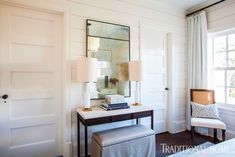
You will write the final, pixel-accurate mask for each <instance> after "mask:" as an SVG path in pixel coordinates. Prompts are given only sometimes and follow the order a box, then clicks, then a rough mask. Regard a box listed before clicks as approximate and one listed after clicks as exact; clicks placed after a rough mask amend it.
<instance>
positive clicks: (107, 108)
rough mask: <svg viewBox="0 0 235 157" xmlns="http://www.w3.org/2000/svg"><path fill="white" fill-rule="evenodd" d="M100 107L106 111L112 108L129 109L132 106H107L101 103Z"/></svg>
mask: <svg viewBox="0 0 235 157" xmlns="http://www.w3.org/2000/svg"><path fill="white" fill-rule="evenodd" d="M100 108H102V109H104V110H106V111H110V110H119V109H127V108H130V106H117V107H106V106H104V105H100Z"/></svg>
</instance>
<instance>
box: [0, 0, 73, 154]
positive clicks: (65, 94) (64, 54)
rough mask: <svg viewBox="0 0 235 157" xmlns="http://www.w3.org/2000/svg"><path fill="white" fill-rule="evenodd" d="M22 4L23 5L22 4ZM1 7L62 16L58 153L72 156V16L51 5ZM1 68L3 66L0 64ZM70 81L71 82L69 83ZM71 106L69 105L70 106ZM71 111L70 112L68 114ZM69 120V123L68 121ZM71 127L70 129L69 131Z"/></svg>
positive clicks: (10, 2) (12, 1) (12, 2)
mask: <svg viewBox="0 0 235 157" xmlns="http://www.w3.org/2000/svg"><path fill="white" fill-rule="evenodd" d="M20 3H21V4H20ZM0 5H5V6H11V7H19V8H25V9H31V10H35V11H40V12H45V13H53V14H57V15H60V16H61V21H62V23H61V26H62V29H63V31H62V37H61V39H62V41H61V43H62V45H61V58H62V60H61V64H62V65H61V75H62V76H61V79H62V80H61V96H62V98H61V101H62V102H61V114H62V117H61V121H62V123H61V125H60V126H61V127H62V128H60V129H61V137H60V138H59V140H60V142H59V143H60V144H59V147H60V149H58V150H59V152H58V153H60V154H61V155H63V156H65V157H67V156H71V153H72V152H71V118H68V117H71V109H70V107H69V108H68V107H67V105H66V104H69V102H70V101H69V89H68V85H67V84H70V78H68V77H70V75H68V74H70V73H71V71H70V69H71V68H70V67H71V65H70V64H68V63H67V62H68V61H67V60H68V58H69V57H68V56H70V55H69V54H70V51H69V42H68V41H69V24H68V23H69V21H68V20H69V19H70V18H69V16H70V12H69V10H68V9H66V8H64V7H62V6H61V7H58V6H56V7H55V6H51V5H43V4H41V5H39V6H40V7H39V6H38V5H37V3H36V4H35V3H33V4H32V3H30V4H28V2H27V1H24V2H19V1H16V0H5V1H0ZM0 66H1V64H0ZM68 81H69V82H68ZM68 106H69V105H68ZM68 110H69V112H68ZM66 120H68V121H66ZM68 127H69V129H68ZM66 130H69V133H68V132H66Z"/></svg>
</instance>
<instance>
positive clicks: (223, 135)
mask: <svg viewBox="0 0 235 157" xmlns="http://www.w3.org/2000/svg"><path fill="white" fill-rule="evenodd" d="M225 132H226V130H224V129H223V130H222V140H223V141H225Z"/></svg>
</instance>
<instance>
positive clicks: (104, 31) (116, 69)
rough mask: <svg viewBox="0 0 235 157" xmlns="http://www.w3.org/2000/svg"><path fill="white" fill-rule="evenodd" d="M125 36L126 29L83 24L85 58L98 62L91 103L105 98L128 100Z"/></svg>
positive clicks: (128, 46)
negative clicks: (121, 97)
mask: <svg viewBox="0 0 235 157" xmlns="http://www.w3.org/2000/svg"><path fill="white" fill-rule="evenodd" d="M129 33H130V32H129V27H128V26H121V25H116V24H110V23H104V22H99V21H93V20H87V56H88V57H93V58H97V60H98V67H97V78H98V80H97V83H96V85H93V87H92V91H91V93H93V94H92V95H91V98H92V99H99V98H104V97H105V95H109V94H121V95H124V96H125V97H129V96H130V82H129V81H128V62H129V61H130V41H129V37H130V35H129Z"/></svg>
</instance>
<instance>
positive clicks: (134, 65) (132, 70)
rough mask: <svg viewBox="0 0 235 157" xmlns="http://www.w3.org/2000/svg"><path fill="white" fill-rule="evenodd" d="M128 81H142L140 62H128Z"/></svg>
mask: <svg viewBox="0 0 235 157" xmlns="http://www.w3.org/2000/svg"><path fill="white" fill-rule="evenodd" d="M129 80H130V81H142V80H143V71H142V62H141V61H130V62H129Z"/></svg>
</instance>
